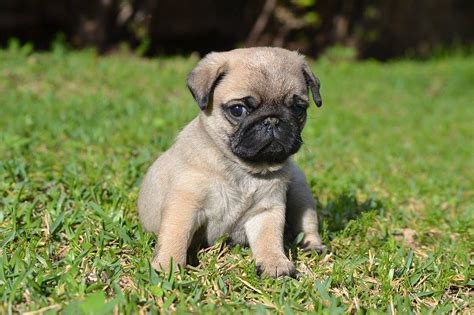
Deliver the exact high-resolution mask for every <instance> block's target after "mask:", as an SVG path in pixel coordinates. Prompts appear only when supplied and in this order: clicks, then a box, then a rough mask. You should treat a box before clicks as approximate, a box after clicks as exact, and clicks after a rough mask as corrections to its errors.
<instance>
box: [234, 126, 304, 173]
mask: <svg viewBox="0 0 474 315" xmlns="http://www.w3.org/2000/svg"><path fill="white" fill-rule="evenodd" d="M301 144H302V140H301V135H300V130H299V128H296V126H292V125H291V124H287V123H282V124H281V125H280V126H278V128H273V129H269V128H266V127H264V126H262V125H261V124H256V125H254V126H251V127H250V128H245V129H244V130H239V131H237V132H236V133H235V134H234V135H233V136H232V137H231V138H230V147H231V150H232V153H233V154H234V155H236V156H237V157H238V158H240V159H241V160H243V161H245V162H248V163H252V164H268V165H276V164H282V163H284V162H285V161H286V160H287V159H288V158H289V157H290V156H291V155H293V154H294V153H296V152H297V151H298V150H299V148H300V147H301Z"/></svg>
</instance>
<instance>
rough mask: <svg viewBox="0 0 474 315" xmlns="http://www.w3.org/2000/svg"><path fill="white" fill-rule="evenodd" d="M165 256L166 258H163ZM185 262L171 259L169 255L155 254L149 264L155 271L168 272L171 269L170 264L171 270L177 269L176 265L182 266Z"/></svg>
mask: <svg viewBox="0 0 474 315" xmlns="http://www.w3.org/2000/svg"><path fill="white" fill-rule="evenodd" d="M165 257H166V258H165ZM185 264H186V262H185V261H176V260H174V259H172V257H170V256H164V255H161V256H160V255H156V256H155V258H154V259H153V261H152V262H151V266H152V267H153V269H155V270H156V271H164V272H168V271H170V269H171V266H173V270H175V271H176V270H178V268H179V267H178V266H179V265H181V266H184V265H185Z"/></svg>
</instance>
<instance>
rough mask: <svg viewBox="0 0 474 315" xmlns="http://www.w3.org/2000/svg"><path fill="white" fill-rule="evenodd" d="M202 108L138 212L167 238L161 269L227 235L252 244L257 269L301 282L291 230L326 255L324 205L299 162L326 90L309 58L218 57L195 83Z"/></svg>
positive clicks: (253, 52) (260, 51)
mask: <svg viewBox="0 0 474 315" xmlns="http://www.w3.org/2000/svg"><path fill="white" fill-rule="evenodd" d="M187 85H188V88H189V90H190V91H191V93H192V95H193V97H194V99H195V100H196V102H197V104H198V105H199V108H200V109H201V111H200V113H199V115H198V116H197V117H196V118H195V119H194V120H193V121H191V122H190V123H189V124H188V125H187V126H186V127H185V128H184V129H183V130H182V131H181V133H180V134H179V136H178V137H177V140H176V142H175V143H174V144H173V146H172V147H171V148H170V149H169V150H167V151H166V152H164V153H163V154H162V155H161V156H160V157H159V158H158V159H157V160H156V161H155V162H154V163H153V165H152V166H151V167H150V168H149V170H148V172H147V174H146V176H145V178H144V180H143V183H142V186H141V190H140V193H139V198H138V211H139V216H140V220H141V223H142V224H143V227H144V228H145V230H146V231H150V232H153V233H156V235H157V236H158V240H157V245H156V249H155V257H154V259H153V261H152V266H153V267H154V268H155V269H157V270H169V268H170V264H171V262H172V263H173V264H175V265H183V266H184V265H185V264H186V262H187V261H186V258H187V252H188V249H189V248H190V246H192V244H198V243H201V244H202V243H207V244H212V243H213V242H215V241H216V240H217V239H218V238H219V237H221V236H222V235H225V234H227V235H228V236H229V237H230V240H231V241H232V242H233V243H239V244H248V245H250V248H251V250H252V253H253V256H254V258H255V260H256V265H257V272H258V273H263V274H265V275H268V276H272V277H279V276H283V275H294V274H295V267H294V265H293V263H292V262H291V261H290V260H289V259H288V258H287V257H286V255H285V252H284V248H283V238H284V232H285V225H286V228H287V230H288V231H289V232H291V233H292V234H293V235H297V234H298V233H300V232H303V233H304V238H303V241H302V243H301V244H302V247H303V248H304V249H305V250H316V251H322V250H323V248H324V246H323V245H322V243H321V238H320V236H319V234H318V218H317V214H316V205H315V202H314V200H313V197H312V195H311V191H310V189H309V187H308V185H307V183H306V180H305V176H304V175H303V173H302V171H301V170H300V169H299V168H298V167H297V166H296V165H295V164H294V163H293V162H292V161H291V159H290V157H291V155H293V154H294V153H296V152H297V151H298V149H299V148H300V147H301V145H302V143H303V141H302V139H301V132H302V130H303V127H304V125H305V121H306V110H307V108H308V106H309V103H310V100H309V98H308V90H311V92H312V96H313V99H314V101H315V103H316V105H317V106H318V107H319V106H321V104H322V101H321V96H320V93H319V88H320V83H319V80H318V79H317V78H316V76H315V75H314V74H313V73H312V72H311V69H310V68H309V66H308V64H307V63H306V62H305V61H304V58H303V56H302V55H299V54H298V53H297V52H293V51H288V50H285V49H281V48H270V47H263V48H245V49H236V50H232V51H228V52H220V53H210V54H208V55H207V56H206V57H205V58H204V59H202V60H201V61H200V62H199V63H198V65H197V66H196V68H195V69H194V70H193V71H192V72H191V74H190V75H189V76H188V79H187Z"/></svg>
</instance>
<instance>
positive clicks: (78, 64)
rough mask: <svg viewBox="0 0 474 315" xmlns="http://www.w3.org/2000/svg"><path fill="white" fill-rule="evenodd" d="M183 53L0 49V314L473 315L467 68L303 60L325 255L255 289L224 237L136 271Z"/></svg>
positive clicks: (182, 111) (310, 163) (179, 107)
mask: <svg viewBox="0 0 474 315" xmlns="http://www.w3.org/2000/svg"><path fill="white" fill-rule="evenodd" d="M196 62H197V58H195V57H191V58H184V57H172V58H171V57H166V58H165V57H163V58H158V59H143V58H139V57H136V56H132V55H130V54H126V53H117V54H115V55H111V56H105V57H100V56H97V55H96V54H95V53H94V52H92V51H80V52H70V51H67V50H65V49H64V48H61V47H56V49H55V50H54V51H52V52H48V53H31V52H30V50H29V49H27V48H25V49H21V48H15V47H13V48H11V49H9V50H3V51H0V299H1V300H0V314H5V313H10V312H23V311H34V310H39V311H40V312H41V311H44V312H51V313H56V312H64V313H68V314H77V313H81V312H82V313H89V314H100V313H111V312H114V311H115V312H117V311H118V312H120V313H137V312H138V311H144V312H156V311H157V310H169V311H188V312H196V313H197V312H208V313H210V312H219V313H224V312H231V311H235V312H238V313H246V312H252V313H253V312H261V313H265V312H268V311H272V312H273V311H277V312H281V313H288V314H291V313H293V312H295V313H299V312H304V311H313V312H327V313H331V314H336V313H342V312H352V313H357V312H362V313H363V312H365V311H369V312H398V313H408V312H410V311H411V312H420V313H429V312H432V311H434V312H435V313H445V312H448V311H454V312H463V311H464V312H466V313H468V312H469V311H471V312H472V311H473V309H474V293H473V292H474V291H473V290H474V289H473V287H474V280H473V278H474V276H473V274H474V261H473V259H474V258H473V248H474V245H473V244H474V103H473V102H474V57H459V56H451V57H449V58H448V57H444V58H438V59H432V60H429V61H424V62H421V61H410V60H400V61H392V62H389V63H379V62H375V61H364V62H350V61H339V62H335V61H334V60H332V59H331V58H327V57H323V58H321V59H320V60H318V61H316V62H314V63H312V64H311V65H312V68H313V69H314V70H315V72H316V73H317V74H318V76H319V77H320V79H321V81H322V95H323V100H324V105H323V107H322V108H320V109H317V108H316V106H314V105H313V106H312V107H311V109H310V111H309V120H308V123H307V127H306V129H305V131H304V135H303V139H304V141H305V145H304V146H303V148H302V150H301V151H300V152H299V153H298V154H297V155H296V157H295V160H296V161H297V163H298V164H299V165H300V166H301V167H302V169H303V170H304V171H305V173H306V175H307V178H308V181H309V182H310V184H311V188H312V192H313V194H314V197H315V198H316V199H317V201H318V204H319V214H320V216H321V218H322V225H321V235H322V237H323V238H324V240H325V243H326V244H328V245H329V246H330V247H331V249H332V252H331V253H326V254H325V255H322V256H318V255H317V254H316V253H304V252H301V251H299V250H298V249H297V247H295V242H296V241H294V242H292V243H291V242H290V243H288V248H287V252H288V254H289V255H290V256H291V259H292V260H293V261H295V262H296V266H297V269H298V271H299V273H300V275H299V277H297V278H296V279H292V278H280V279H268V278H264V279H261V278H259V277H258V276H257V275H256V272H255V263H254V262H253V261H252V256H251V252H250V250H249V249H248V248H245V247H229V246H227V245H225V242H224V240H222V242H220V243H218V244H216V245H215V246H213V247H211V248H209V249H207V250H204V251H202V252H200V254H199V257H200V265H199V266H197V267H190V268H187V269H185V270H179V271H177V272H176V273H174V274H170V275H164V274H159V273H156V272H155V271H154V270H152V269H151V268H150V263H149V259H150V258H151V256H152V249H153V244H154V243H155V236H153V235H150V234H147V233H144V232H143V230H142V229H141V227H140V225H139V222H138V218H137V209H136V200H137V193H138V188H139V184H140V181H141V179H142V176H143V175H144V173H145V171H146V169H147V167H148V166H149V165H150V164H151V163H152V161H153V160H154V159H155V158H156V156H158V155H159V154H160V153H161V152H163V151H164V150H166V149H167V148H168V147H169V146H170V145H171V143H172V142H173V141H174V138H175V136H176V135H177V133H178V131H179V130H180V129H181V128H182V127H183V126H184V125H185V124H186V123H187V122H188V121H190V120H191V119H192V118H193V117H194V116H195V115H196V114H197V113H198V107H197V106H196V105H195V103H194V102H193V99H192V97H191V95H190V94H189V92H188V90H187V88H186V86H185V83H184V82H185V77H186V75H187V73H188V72H189V71H190V70H191V69H192V67H193V66H194V65H195V63H196Z"/></svg>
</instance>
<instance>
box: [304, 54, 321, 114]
mask: <svg viewBox="0 0 474 315" xmlns="http://www.w3.org/2000/svg"><path fill="white" fill-rule="evenodd" d="M303 75H304V79H305V81H306V86H307V87H308V88H310V89H311V93H312V94H313V100H314V102H315V103H316V106H318V107H321V105H323V100H322V99H321V94H320V93H319V89H320V87H321V83H320V82H319V79H318V78H317V77H316V76H315V75H314V73H313V72H312V71H311V68H310V67H309V66H308V64H307V63H306V62H305V61H303Z"/></svg>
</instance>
